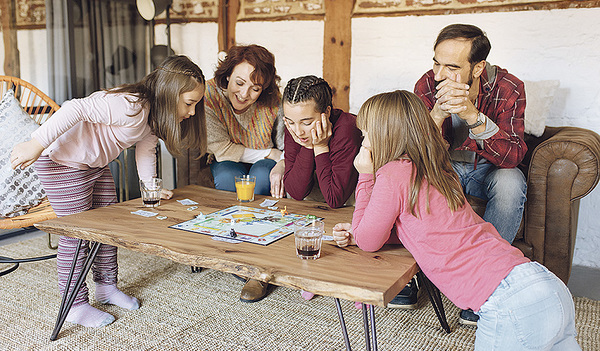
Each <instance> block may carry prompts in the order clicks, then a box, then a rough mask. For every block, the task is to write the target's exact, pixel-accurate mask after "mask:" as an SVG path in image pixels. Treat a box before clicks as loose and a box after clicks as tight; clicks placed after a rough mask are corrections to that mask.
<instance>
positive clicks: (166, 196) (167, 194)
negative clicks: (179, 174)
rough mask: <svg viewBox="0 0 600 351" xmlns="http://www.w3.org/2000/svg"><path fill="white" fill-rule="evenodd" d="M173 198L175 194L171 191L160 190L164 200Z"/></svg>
mask: <svg viewBox="0 0 600 351" xmlns="http://www.w3.org/2000/svg"><path fill="white" fill-rule="evenodd" d="M172 197H173V192H172V191H171V190H169V189H165V188H162V189H160V198H161V199H163V200H168V199H170V198H172Z"/></svg>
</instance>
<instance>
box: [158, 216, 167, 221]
mask: <svg viewBox="0 0 600 351" xmlns="http://www.w3.org/2000/svg"><path fill="white" fill-rule="evenodd" d="M156 219H161V220H162V219H167V216H156Z"/></svg>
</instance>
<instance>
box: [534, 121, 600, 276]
mask: <svg viewBox="0 0 600 351" xmlns="http://www.w3.org/2000/svg"><path fill="white" fill-rule="evenodd" d="M527 145H528V147H529V148H530V150H529V152H528V154H529V153H530V157H526V159H525V160H524V162H525V163H528V164H529V168H528V173H527V202H526V203H525V206H526V211H525V215H526V219H525V228H524V233H523V239H524V241H525V242H526V243H528V244H530V245H531V246H532V247H533V258H534V259H535V260H536V261H538V262H541V263H543V264H544V265H545V266H546V267H548V268H549V269H550V270H551V271H553V272H554V273H555V274H556V275H557V276H559V278H561V279H562V280H563V281H565V282H567V281H568V278H569V275H570V270H571V268H570V267H571V262H572V260H573V249H574V246H575V236H576V234H577V218H578V212H579V199H581V198H582V197H584V196H586V195H587V194H589V193H590V192H591V191H592V190H593V189H594V187H595V186H596V184H598V180H599V178H600V173H599V172H600V136H599V135H598V134H597V133H595V132H593V131H591V130H587V129H583V128H576V127H546V131H545V132H544V134H543V135H542V136H541V137H540V138H535V137H529V136H528V140H527ZM528 156H529V155H528ZM567 263H568V264H567Z"/></svg>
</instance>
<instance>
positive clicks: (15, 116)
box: [0, 90, 46, 217]
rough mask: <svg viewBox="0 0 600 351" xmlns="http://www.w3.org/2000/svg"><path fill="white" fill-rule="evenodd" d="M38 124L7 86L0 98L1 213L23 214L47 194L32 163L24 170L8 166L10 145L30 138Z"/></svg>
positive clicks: (3, 215) (4, 214)
mask: <svg viewBox="0 0 600 351" xmlns="http://www.w3.org/2000/svg"><path fill="white" fill-rule="evenodd" d="M37 128H38V125H37V123H35V121H34V120H33V119H31V117H30V116H29V115H28V114H27V113H25V111H23V108H22V107H21V105H20V104H19V101H17V99H15V95H14V91H12V90H8V91H7V92H6V93H5V94H4V96H3V97H2V101H0V217H15V216H20V215H23V214H26V213H27V210H29V209H30V208H31V207H33V206H36V205H37V204H39V203H40V202H41V201H42V200H43V198H44V197H45V196H46V193H45V192H44V189H43V188H42V184H41V182H40V180H39V179H38V176H37V174H36V173H35V170H34V169H33V166H29V167H27V168H25V169H24V170H21V169H15V170H13V169H12V168H11V167H10V153H11V151H12V149H13V147H14V146H15V145H16V144H18V143H21V142H24V141H27V140H29V139H30V137H31V133H32V132H33V131H34V130H36V129H37Z"/></svg>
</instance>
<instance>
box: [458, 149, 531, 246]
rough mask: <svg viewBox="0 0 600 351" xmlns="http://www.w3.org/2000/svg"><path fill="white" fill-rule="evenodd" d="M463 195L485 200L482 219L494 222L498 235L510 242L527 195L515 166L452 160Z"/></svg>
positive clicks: (521, 216)
mask: <svg viewBox="0 0 600 351" xmlns="http://www.w3.org/2000/svg"><path fill="white" fill-rule="evenodd" d="M452 167H453V168H454V171H455V172H456V173H458V177H459V179H460V183H461V185H462V187H463V190H464V192H465V194H468V195H472V196H475V197H478V198H481V199H484V200H486V201H487V205H486V208H485V214H484V215H483V220H484V221H486V222H489V223H491V224H493V225H494V227H495V228H496V230H497V231H498V233H500V236H501V237H502V238H504V239H505V240H506V241H508V242H509V243H512V242H513V240H514V239H515V236H516V235H517V231H518V230H519V226H520V225H521V219H522V218H523V208H524V205H525V200H526V195H527V183H526V181H525V176H523V172H521V170H520V169H518V168H498V167H496V166H495V165H493V164H491V163H488V162H485V163H479V164H477V168H476V169H475V167H474V165H473V164H472V163H466V162H455V161H452Z"/></svg>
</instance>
